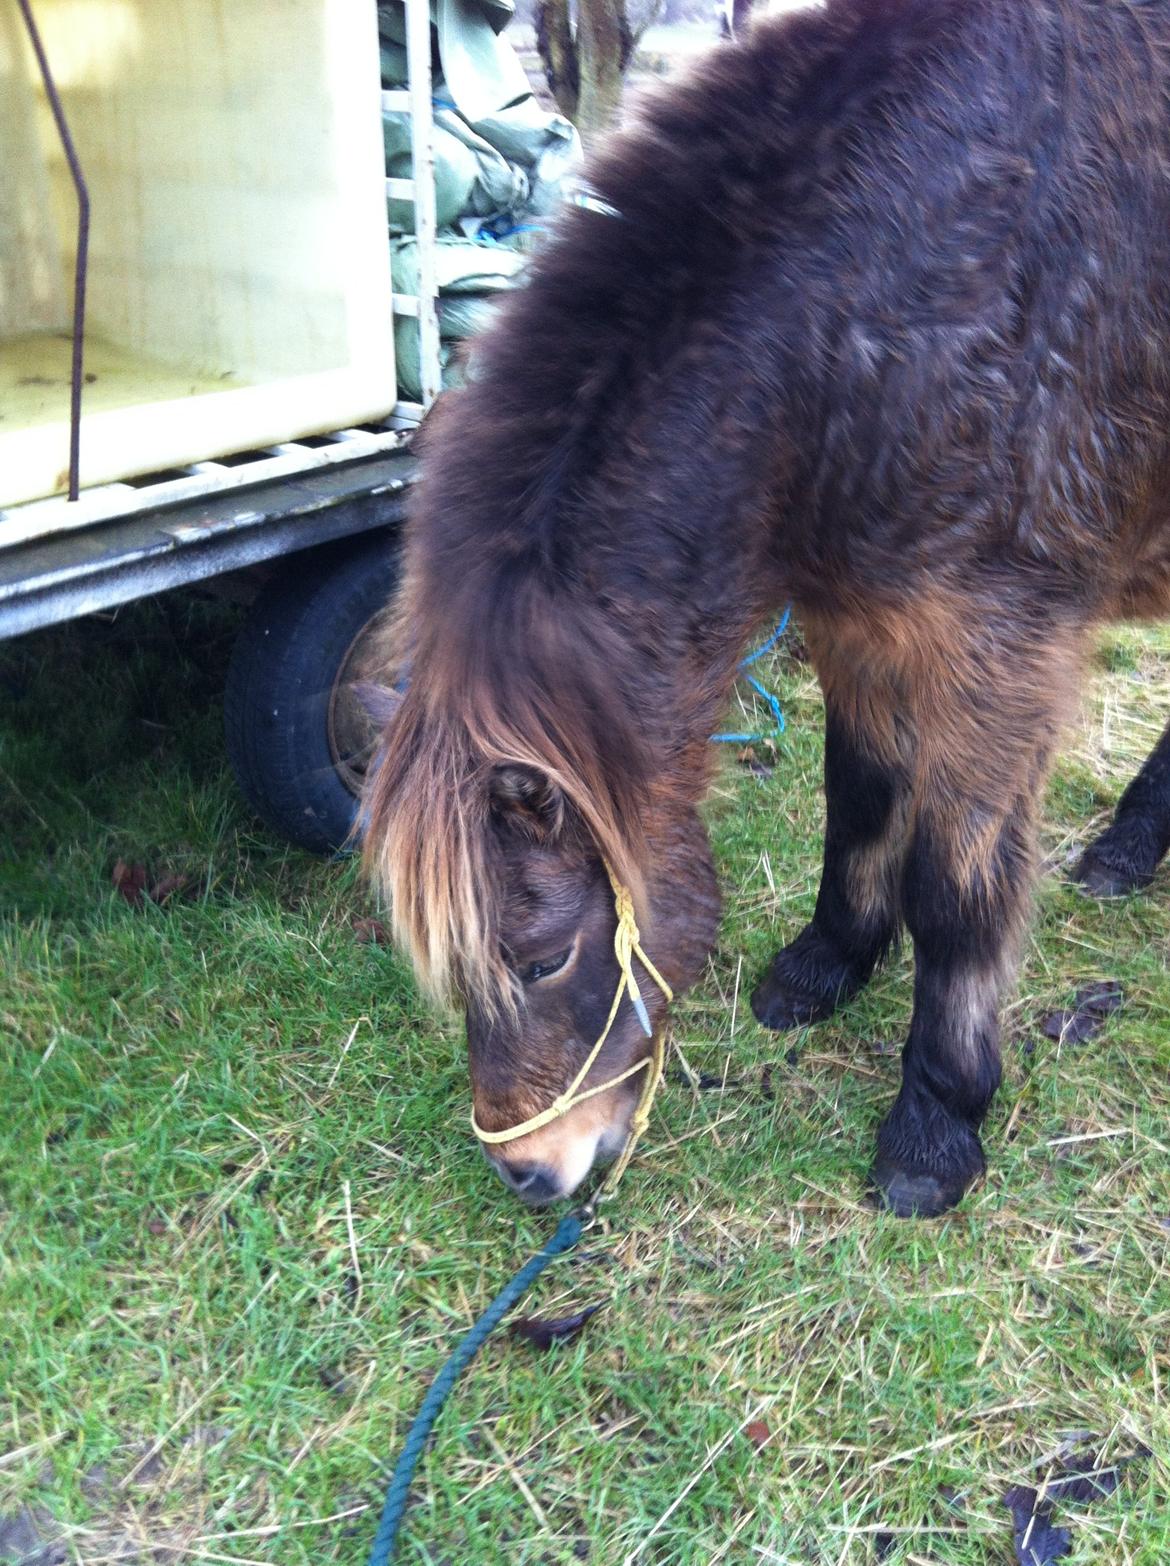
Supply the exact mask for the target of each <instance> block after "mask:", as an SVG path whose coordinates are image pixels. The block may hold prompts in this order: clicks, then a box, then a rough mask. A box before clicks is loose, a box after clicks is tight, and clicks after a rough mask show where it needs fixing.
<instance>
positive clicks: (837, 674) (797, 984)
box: [752, 627, 912, 1028]
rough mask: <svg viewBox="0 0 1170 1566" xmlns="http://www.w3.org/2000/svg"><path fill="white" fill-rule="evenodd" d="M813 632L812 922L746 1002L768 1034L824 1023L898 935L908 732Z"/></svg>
mask: <svg viewBox="0 0 1170 1566" xmlns="http://www.w3.org/2000/svg"><path fill="white" fill-rule="evenodd" d="M819 630H820V628H819V627H816V628H814V629H809V628H807V627H806V636H807V638H808V643H809V647H810V650H811V651H812V654H813V658H814V660H815V662H816V666H817V670H818V673H819V674H820V677H821V684H822V687H823V689H824V693H825V810H826V814H825V859H824V869H823V871H822V873H821V886H820V891H819V893H818V895H817V903H816V910H815V912H814V914H813V917H812V921H811V922H810V923H809V924H808V925H806V926H805V928H804V929H803V930H802V931H801V933H800V934H799V935H798V936H797V937H796V939H795V940H794V941H792V942H791V943H790V944H789V945H788V946H785V947H784V948H783V949H782V950H781V951H779V952H777V954H776V956H775V957H774V958H773V959H772V962H771V964H770V966H769V968H768V971H767V973H766V974H765V975H764V977H763V979H761V981H760V983H759V985H758V986H757V987H756V990H755V992H754V994H753V995H752V1010H753V1011H754V1012H755V1015H756V1017H757V1019H758V1020H759V1021H760V1022H762V1023H763V1025H764V1026H765V1027H768V1028H792V1027H797V1026H799V1025H800V1024H802V1023H808V1022H817V1021H819V1020H820V1019H821V1018H823V1017H827V1016H829V1014H830V1013H831V1012H832V1011H834V1010H835V1009H836V1007H837V1006H839V1005H840V1004H841V1003H842V1002H843V1001H845V1000H848V999H849V997H850V996H851V995H855V994H856V993H857V991H858V990H859V989H860V988H861V986H862V985H863V984H864V983H865V982H866V980H867V979H868V978H869V976H870V974H871V973H872V972H873V970H874V968H875V967H876V966H877V964H878V963H879V962H880V961H881V959H882V957H883V956H884V954H885V952H886V951H887V949H888V948H889V946H890V945H891V944H892V942H893V941H894V940H895V939H896V937H897V934H898V928H899V910H898V901H899V885H898V883H899V878H900V875H901V869H902V862H903V859H904V857H905V849H906V830H907V817H908V812H909V805H910V798H911V763H912V755H911V751H912V742H911V736H910V732H909V730H908V728H907V727H906V726H905V724H904V722H903V721H902V719H901V718H900V716H899V714H898V711H897V708H898V704H899V702H898V695H897V692H896V689H895V687H894V686H893V684H892V683H891V682H889V681H888V680H885V679H880V678H877V677H875V676H874V675H873V674H872V673H859V672H858V671H857V669H856V668H853V669H851V670H850V669H848V668H847V665H846V663H845V661H844V660H841V659H839V658H837V657H835V656H834V651H835V649H834V647H833V645H832V644H831V643H827V639H825V638H823V637H822V636H821V635H820V634H819ZM822 642H826V644H825V645H822Z"/></svg>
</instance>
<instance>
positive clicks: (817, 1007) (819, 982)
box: [752, 925, 863, 1032]
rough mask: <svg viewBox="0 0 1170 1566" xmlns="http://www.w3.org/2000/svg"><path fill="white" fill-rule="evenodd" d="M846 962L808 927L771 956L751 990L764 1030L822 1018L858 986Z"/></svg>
mask: <svg viewBox="0 0 1170 1566" xmlns="http://www.w3.org/2000/svg"><path fill="white" fill-rule="evenodd" d="M862 982H863V981H862V980H860V979H859V978H858V977H857V976H856V974H855V973H854V971H853V969H852V968H851V967H850V965H849V964H848V963H846V962H842V961H841V959H840V958H839V957H838V956H837V954H836V952H835V951H834V949H833V947H832V946H831V945H830V944H829V942H828V941H826V940H825V939H824V938H823V937H822V936H820V935H818V934H817V932H816V931H815V930H814V929H813V927H812V926H811V925H809V926H808V927H807V928H806V929H804V930H802V931H801V933H800V934H799V935H798V936H797V937H796V939H795V940H794V941H793V942H792V943H791V945H789V946H785V947H784V948H783V949H782V950H781V951H778V952H777V953H776V955H775V957H773V958H772V965H771V967H770V968H769V969H768V971H767V973H766V974H765V975H764V977H763V978H762V979H761V980H760V982H759V984H757V985H756V988H755V989H754V990H753V992H752V1011H753V1013H754V1014H755V1018H756V1021H757V1022H759V1023H760V1024H761V1025H762V1026H763V1027H765V1028H774V1029H775V1030H776V1031H777V1032H782V1031H784V1030H785V1029H787V1028H801V1027H806V1026H807V1025H808V1024H809V1023H810V1022H823V1021H824V1019H825V1018H826V1017H831V1016H832V1015H833V1013H834V1012H835V1011H836V1010H837V1007H838V1006H840V1005H841V1004H842V1003H843V1002H845V1001H847V1000H849V998H850V997H851V996H853V995H856V993H857V991H858V990H859V989H860V988H861V985H862Z"/></svg>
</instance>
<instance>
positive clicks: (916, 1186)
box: [869, 1157, 975, 1218]
mask: <svg viewBox="0 0 1170 1566" xmlns="http://www.w3.org/2000/svg"><path fill="white" fill-rule="evenodd" d="M974 1178H975V1176H972V1179H974ZM869 1179H870V1184H871V1186H872V1187H873V1190H874V1195H875V1196H876V1198H877V1200H878V1203H879V1204H880V1205H881V1206H882V1207H885V1208H887V1209H888V1210H889V1211H890V1212H892V1213H893V1214H894V1216H895V1217H897V1218H937V1217H939V1215H940V1214H942V1213H945V1212H949V1211H950V1209H951V1208H952V1207H956V1206H957V1205H958V1204H959V1202H961V1201H962V1199H963V1197H964V1196H965V1195H966V1193H967V1191H968V1189H969V1187H970V1184H971V1181H970V1180H967V1179H964V1178H963V1177H962V1176H960V1177H959V1178H958V1179H956V1180H940V1179H938V1178H937V1177H936V1176H934V1175H932V1174H921V1173H920V1174H915V1173H914V1172H913V1171H911V1170H908V1169H900V1168H899V1167H898V1166H897V1164H895V1163H893V1162H891V1161H890V1160H889V1159H887V1158H882V1157H879V1158H878V1160H877V1162H876V1163H875V1164H874V1166H873V1169H872V1170H871V1171H870V1176H869Z"/></svg>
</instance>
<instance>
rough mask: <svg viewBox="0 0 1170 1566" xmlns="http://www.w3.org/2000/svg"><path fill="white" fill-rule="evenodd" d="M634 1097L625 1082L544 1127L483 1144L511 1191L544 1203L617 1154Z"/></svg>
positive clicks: (534, 1202) (567, 1191) (526, 1199)
mask: <svg viewBox="0 0 1170 1566" xmlns="http://www.w3.org/2000/svg"><path fill="white" fill-rule="evenodd" d="M634 1102H635V1100H634V1095H633V1094H632V1093H630V1092H628V1091H626V1090H625V1084H623V1085H622V1087H621V1088H614V1089H612V1090H611V1091H610V1092H608V1093H599V1094H598V1095H597V1097H596V1098H592V1099H589V1100H587V1101H586V1102H585V1103H583V1104H578V1105H577V1106H576V1107H575V1108H573V1109H571V1110H569V1112H568V1114H566V1115H563V1116H561V1117H560V1118H559V1119H557V1120H554V1121H552V1122H551V1124H549V1125H547V1126H542V1127H541V1128H540V1130H539V1131H530V1132H529V1133H528V1134H527V1135H525V1136H520V1137H517V1138H516V1139H515V1141H513V1142H502V1143H497V1144H495V1145H489V1144H486V1143H481V1144H480V1145H481V1146H482V1147H483V1152H484V1156H485V1157H486V1158H487V1161H488V1163H489V1164H491V1166H492V1168H493V1169H494V1170H495V1171H496V1173H497V1174H498V1175H499V1177H500V1179H501V1180H502V1181H503V1182H504V1184H505V1185H506V1186H507V1187H508V1189H509V1190H510V1191H514V1192H515V1193H516V1195H517V1196H519V1197H520V1199H521V1201H524V1202H527V1203H528V1204H529V1206H531V1207H544V1206H546V1205H547V1204H548V1203H549V1202H556V1201H560V1200H561V1199H562V1198H564V1197H566V1196H571V1195H572V1193H573V1192H574V1191H575V1190H576V1189H577V1187H578V1186H579V1185H580V1184H581V1182H582V1181H583V1180H584V1179H585V1177H586V1176H587V1175H588V1173H589V1171H590V1170H591V1169H592V1168H593V1166H594V1164H595V1163H599V1162H606V1163H607V1162H609V1160H610V1159H612V1158H616V1157H617V1155H618V1153H620V1152H621V1150H622V1148H623V1146H624V1145H625V1140H626V1136H627V1134H628V1132H629V1126H630V1117H631V1114H632V1113H633V1108H634Z"/></svg>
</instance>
